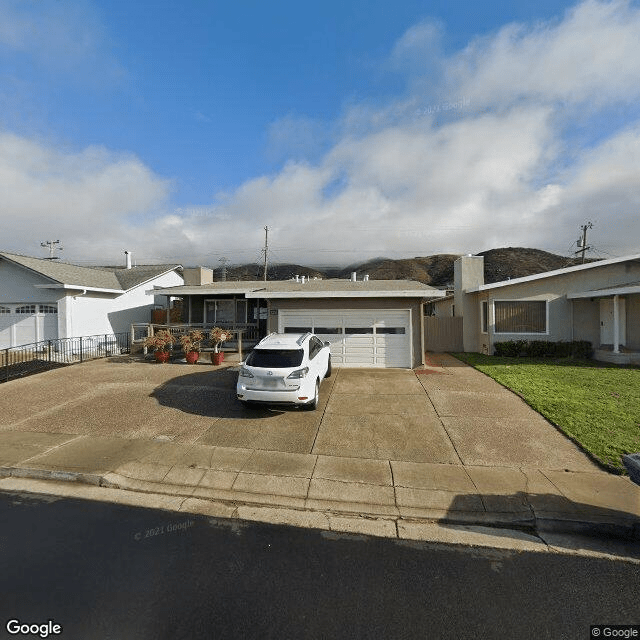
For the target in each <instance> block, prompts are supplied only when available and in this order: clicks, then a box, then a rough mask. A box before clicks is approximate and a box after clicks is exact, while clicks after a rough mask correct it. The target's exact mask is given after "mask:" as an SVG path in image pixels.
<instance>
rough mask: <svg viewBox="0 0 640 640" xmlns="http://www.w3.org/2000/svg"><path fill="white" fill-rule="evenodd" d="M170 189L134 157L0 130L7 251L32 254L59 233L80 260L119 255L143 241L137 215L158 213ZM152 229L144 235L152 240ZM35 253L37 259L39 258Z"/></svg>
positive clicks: (1, 193)
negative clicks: (66, 147) (63, 147)
mask: <svg viewBox="0 0 640 640" xmlns="http://www.w3.org/2000/svg"><path fill="white" fill-rule="evenodd" d="M169 188H170V184H169V183H168V182H167V181H166V180H163V179H161V178H159V177H158V176H155V175H154V174H153V173H152V172H151V171H150V170H149V169H148V168H147V167H146V166H144V165H143V164H142V163H141V162H140V161H139V160H138V159H137V158H135V157H133V156H130V155H123V154H114V153H111V152H109V151H107V150H106V149H104V148H101V147H89V148H87V149H84V150H82V151H79V152H64V151H60V150H59V149H54V148H52V147H50V146H47V145H46V144H43V143H41V142H39V141H35V140H28V139H25V138H21V137H19V136H16V135H12V134H8V133H0V201H2V203H3V205H2V212H3V213H2V219H1V220H0V224H2V227H3V232H2V234H1V235H2V238H3V241H4V242H3V248H4V249H6V250H10V249H14V250H17V249H19V250H22V251H25V252H27V253H34V252H35V250H34V248H33V247H38V246H39V243H40V241H41V240H44V239H46V238H49V237H53V236H55V237H56V238H61V239H62V240H64V242H65V243H66V244H67V248H68V249H69V250H70V251H74V249H73V247H74V245H75V247H76V248H75V254H74V255H77V256H78V258H82V259H87V260H90V259H94V258H95V257H96V256H97V255H103V256H104V255H109V254H110V253H111V254H112V253H113V252H114V251H115V252H116V253H119V252H120V251H121V250H122V249H124V248H127V246H126V245H128V244H129V243H130V242H131V241H132V240H134V239H136V240H137V238H138V237H139V235H138V234H139V231H138V230H137V229H136V227H135V225H134V223H133V222H132V218H133V217H134V216H136V215H138V214H141V213H148V212H152V211H154V210H159V209H160V208H161V207H162V206H163V204H164V203H165V200H166V198H167V197H168V193H169ZM153 235H154V234H153V232H151V231H150V230H149V229H143V230H142V236H143V237H152V236H153ZM36 255H37V254H36Z"/></svg>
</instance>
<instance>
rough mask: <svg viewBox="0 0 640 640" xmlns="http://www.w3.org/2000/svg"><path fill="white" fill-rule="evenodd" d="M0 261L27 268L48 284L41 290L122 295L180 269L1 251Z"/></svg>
mask: <svg viewBox="0 0 640 640" xmlns="http://www.w3.org/2000/svg"><path fill="white" fill-rule="evenodd" d="M0 258H4V259H5V260H8V261H9V262H13V263H14V264H17V265H19V266H21V267H24V268H25V269H29V270H30V271H33V272H34V273H37V274H39V275H41V276H43V277H44V278H47V279H48V280H50V281H51V284H50V285H46V284H45V285H36V286H40V287H43V288H56V289H57V288H78V287H80V288H88V289H99V290H102V291H109V292H115V293H119V292H123V291H128V290H129V289H132V288H133V287H136V286H138V285H141V284H143V283H145V282H149V281H150V280H153V278H156V277H158V276H160V275H162V274H164V273H168V272H169V271H173V270H175V269H177V268H178V267H180V265H179V264H158V265H142V266H139V267H131V269H126V268H125V267H121V268H114V267H81V266H78V265H75V264H69V263H68V262H60V261H58V260H44V259H42V258H32V257H30V256H23V255H19V254H15V253H5V252H0Z"/></svg>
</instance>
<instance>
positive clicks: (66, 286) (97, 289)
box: [33, 283, 124, 294]
mask: <svg viewBox="0 0 640 640" xmlns="http://www.w3.org/2000/svg"><path fill="white" fill-rule="evenodd" d="M33 286H34V287H35V288H36V289H64V290H65V291H91V292H96V293H117V294H122V293H124V289H103V288H101V287H85V286H84V285H81V284H62V283H60V284H34V285H33Z"/></svg>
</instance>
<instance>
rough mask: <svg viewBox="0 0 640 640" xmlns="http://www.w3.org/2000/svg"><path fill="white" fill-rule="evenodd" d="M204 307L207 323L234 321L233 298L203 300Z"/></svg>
mask: <svg viewBox="0 0 640 640" xmlns="http://www.w3.org/2000/svg"><path fill="white" fill-rule="evenodd" d="M205 309H206V312H205V322H206V323H207V324H222V323H228V324H232V323H234V322H235V321H236V319H235V313H236V305H235V300H205Z"/></svg>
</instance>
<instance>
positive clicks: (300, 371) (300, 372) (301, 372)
mask: <svg viewBox="0 0 640 640" xmlns="http://www.w3.org/2000/svg"><path fill="white" fill-rule="evenodd" d="M307 373H309V367H305V368H304V369H296V371H293V372H292V373H290V374H289V375H288V376H287V380H290V379H295V378H304V377H305V376H306V375H307Z"/></svg>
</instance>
